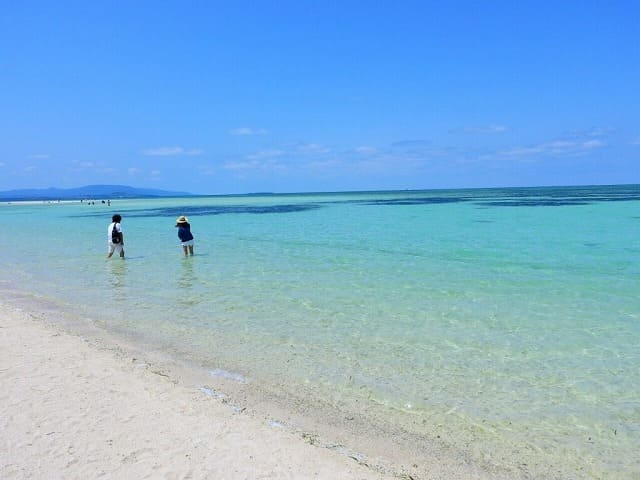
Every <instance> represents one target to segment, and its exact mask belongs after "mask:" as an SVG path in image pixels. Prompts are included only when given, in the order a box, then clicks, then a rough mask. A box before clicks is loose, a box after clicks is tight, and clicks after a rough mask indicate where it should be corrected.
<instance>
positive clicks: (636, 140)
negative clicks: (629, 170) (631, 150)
mask: <svg viewBox="0 0 640 480" xmlns="http://www.w3.org/2000/svg"><path fill="white" fill-rule="evenodd" d="M631 145H640V137H638V138H636V139H635V140H632V141H631Z"/></svg>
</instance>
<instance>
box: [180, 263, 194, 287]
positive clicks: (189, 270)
mask: <svg viewBox="0 0 640 480" xmlns="http://www.w3.org/2000/svg"><path fill="white" fill-rule="evenodd" d="M180 263H182V265H181V266H180V267H181V268H180V276H179V277H178V287H179V288H181V289H187V290H190V289H191V288H193V282H194V274H193V257H185V258H183V259H182V262H180Z"/></svg>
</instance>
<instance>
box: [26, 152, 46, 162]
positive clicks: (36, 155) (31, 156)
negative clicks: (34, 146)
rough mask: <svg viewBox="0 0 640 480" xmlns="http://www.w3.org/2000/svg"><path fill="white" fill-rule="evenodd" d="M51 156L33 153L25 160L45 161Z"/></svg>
mask: <svg viewBox="0 0 640 480" xmlns="http://www.w3.org/2000/svg"><path fill="white" fill-rule="evenodd" d="M50 157H51V155H49V154H48V153H34V154H32V155H29V156H28V157H27V158H31V159H34V160H46V159H47V158H50Z"/></svg>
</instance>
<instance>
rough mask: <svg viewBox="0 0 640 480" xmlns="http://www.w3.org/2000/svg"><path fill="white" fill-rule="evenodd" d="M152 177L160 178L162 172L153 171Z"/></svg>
mask: <svg viewBox="0 0 640 480" xmlns="http://www.w3.org/2000/svg"><path fill="white" fill-rule="evenodd" d="M151 176H152V177H159V176H160V170H151Z"/></svg>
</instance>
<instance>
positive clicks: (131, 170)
mask: <svg viewBox="0 0 640 480" xmlns="http://www.w3.org/2000/svg"><path fill="white" fill-rule="evenodd" d="M140 172H141V170H140V169H139V168H135V167H131V168H129V169H128V170H127V173H128V174H129V176H130V177H135V176H136V175H138V174H139V173H140Z"/></svg>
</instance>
